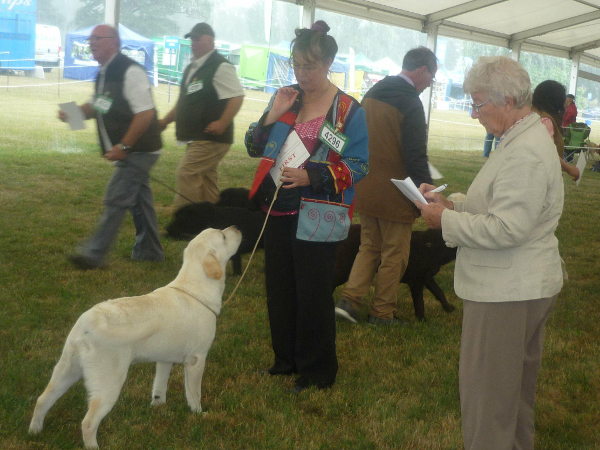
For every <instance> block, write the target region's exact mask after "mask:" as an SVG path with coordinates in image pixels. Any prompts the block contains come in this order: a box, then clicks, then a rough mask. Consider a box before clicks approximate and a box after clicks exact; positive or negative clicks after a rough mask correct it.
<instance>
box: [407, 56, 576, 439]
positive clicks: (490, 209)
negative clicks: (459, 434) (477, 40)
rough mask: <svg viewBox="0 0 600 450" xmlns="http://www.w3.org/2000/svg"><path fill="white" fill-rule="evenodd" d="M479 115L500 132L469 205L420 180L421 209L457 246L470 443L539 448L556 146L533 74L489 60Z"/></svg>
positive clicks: (482, 67)
mask: <svg viewBox="0 0 600 450" xmlns="http://www.w3.org/2000/svg"><path fill="white" fill-rule="evenodd" d="M463 88H464V90H465V92H469V93H470V94H471V97H472V98H473V103H474V104H473V111H472V117H473V118H474V119H479V122H480V123H481V124H482V125H483V126H484V127H485V129H486V131H487V132H488V133H492V134H493V135H494V136H496V137H498V138H499V143H498V147H497V148H496V151H495V152H494V155H493V156H492V157H491V158H489V159H488V160H487V161H486V163H485V164H484V166H483V167H482V169H481V170H480V172H479V173H478V174H477V176H476V177H475V179H474V180H473V183H472V184H471V186H470V188H469V190H468V191H467V195H466V199H465V200H464V202H455V203H453V202H450V201H448V200H446V199H445V198H444V197H443V196H442V195H441V194H434V193H431V192H429V191H431V190H432V189H433V188H434V186H431V185H421V187H420V190H421V191H422V192H423V194H424V196H425V198H426V199H427V200H428V201H429V203H428V204H427V205H425V204H422V203H419V204H418V206H419V209H421V213H422V214H423V217H424V218H425V221H426V223H427V225H428V226H429V227H430V228H441V229H442V233H443V237H444V240H445V241H446V245H448V246H453V247H458V253H457V257H456V265H455V273H454V289H455V291H456V294H457V295H458V296H459V297H460V298H462V299H463V327H462V338H461V349H460V364H459V385H460V401H461V415H462V426H463V438H464V444H465V449H467V450H471V449H486V450H494V449H512V448H519V449H532V448H533V441H534V417H533V409H534V397H535V386H536V380H537V376H538V371H539V368H540V363H541V358H542V347H543V339H544V326H545V323H546V321H547V319H548V317H549V316H550V313H551V311H552V308H553V306H554V303H555V301H556V298H557V296H558V293H559V291H560V290H561V287H562V284H563V272H562V268H561V260H560V256H559V253H558V241H557V239H556V237H555V235H554V231H555V230H556V227H557V226H558V221H559V219H560V216H561V214H562V209H563V195H564V194H563V180H562V175H561V168H560V163H559V159H558V158H557V157H556V146H555V144H554V142H553V140H552V139H551V138H550V135H549V134H548V131H547V130H546V127H545V126H544V125H543V124H542V122H541V120H540V116H539V115H538V114H536V113H535V112H532V109H531V83H530V80H529V75H528V74H527V72H526V71H525V69H523V67H522V66H521V65H520V64H519V63H518V62H516V61H514V60H512V59H510V58H506V57H500V56H496V57H482V58H479V60H478V61H477V62H476V63H475V64H474V65H473V67H472V68H471V70H470V71H469V72H468V74H467V76H466V77H465V80H464V84H463Z"/></svg>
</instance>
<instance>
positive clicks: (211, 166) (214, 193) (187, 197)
mask: <svg viewBox="0 0 600 450" xmlns="http://www.w3.org/2000/svg"><path fill="white" fill-rule="evenodd" d="M230 147H231V144H223V143H221V142H212V141H193V142H190V143H189V144H188V146H187V149H186V151H185V153H184V155H183V158H182V159H181V161H180V162H179V166H178V167H177V192H179V193H180V194H181V195H179V194H176V195H175V208H176V209H179V208H181V207H182V206H185V205H187V204H189V203H192V202H193V203H197V202H211V203H216V202H218V201H219V187H218V186H217V166H218V165H219V162H221V160H222V159H223V157H224V156H225V154H226V153H227V152H228V151H229V148H230Z"/></svg>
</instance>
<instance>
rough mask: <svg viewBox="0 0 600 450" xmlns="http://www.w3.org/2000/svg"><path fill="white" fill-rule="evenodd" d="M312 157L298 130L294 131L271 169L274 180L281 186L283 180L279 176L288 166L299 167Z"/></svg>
mask: <svg viewBox="0 0 600 450" xmlns="http://www.w3.org/2000/svg"><path fill="white" fill-rule="evenodd" d="M309 157H310V153H308V150H306V147H305V146H304V144H303V143H302V141H301V140H300V136H298V133H296V131H292V132H291V133H290V134H289V135H288V137H287V139H286V140H285V142H284V143H283V145H282V146H281V150H279V155H277V159H276V160H275V165H274V166H273V168H272V169H271V170H270V171H269V173H270V174H271V177H272V178H273V181H275V183H276V184H277V185H278V186H279V184H281V182H280V181H279V178H280V177H281V174H282V173H283V169H285V168H286V167H292V168H295V169H297V168H298V167H300V166H301V165H302V164H304V162H305V161H306V160H307V159H308V158H309Z"/></svg>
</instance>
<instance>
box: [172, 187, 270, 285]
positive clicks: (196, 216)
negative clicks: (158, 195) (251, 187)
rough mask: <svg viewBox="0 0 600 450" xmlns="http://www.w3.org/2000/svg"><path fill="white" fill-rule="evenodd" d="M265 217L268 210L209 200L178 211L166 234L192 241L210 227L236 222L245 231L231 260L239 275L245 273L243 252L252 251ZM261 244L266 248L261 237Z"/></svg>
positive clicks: (219, 226) (234, 223)
mask: <svg viewBox="0 0 600 450" xmlns="http://www.w3.org/2000/svg"><path fill="white" fill-rule="evenodd" d="M247 198H248V197H247V194H246V199H247ZM264 220H265V213H263V212H262V211H260V210H255V211H252V210H250V209H248V208H245V207H237V206H217V205H215V204H213V203H210V202H202V203H192V204H190V205H186V206H183V207H182V208H180V209H178V210H177V211H176V212H175V215H174V217H173V220H172V221H171V223H170V224H169V225H168V226H167V235H168V236H169V237H172V238H175V239H184V240H191V239H193V238H194V237H195V236H197V235H198V233H200V232H201V231H202V230H205V229H207V228H218V229H221V230H222V229H223V228H227V227H229V226H231V225H235V226H236V227H237V228H238V229H239V230H240V231H241V232H242V243H241V244H240V247H239V249H238V251H237V253H236V254H235V255H233V257H232V258H231V261H232V263H233V274H234V275H240V274H241V273H242V258H241V255H242V254H244V253H250V252H251V251H252V249H253V248H254V244H255V243H256V240H257V239H258V236H259V235H260V230H261V229H262V225H263V222H264ZM259 247H261V248H264V245H263V243H262V239H261V242H260V243H259Z"/></svg>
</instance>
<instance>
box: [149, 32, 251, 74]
mask: <svg viewBox="0 0 600 450" xmlns="http://www.w3.org/2000/svg"><path fill="white" fill-rule="evenodd" d="M152 40H153V41H154V42H155V43H156V47H155V49H156V50H155V52H154V55H155V58H156V60H155V64H154V65H155V67H157V69H158V82H159V83H169V82H171V83H172V84H176V85H180V84H181V77H182V75H183V71H184V70H185V68H186V67H187V66H188V64H189V63H190V61H191V58H192V48H191V45H192V43H191V41H190V40H189V39H180V40H179V50H178V51H176V52H174V51H173V50H171V51H172V52H173V53H165V40H164V38H161V37H154V38H152ZM215 48H216V50H217V51H218V52H219V53H220V54H221V55H223V56H224V57H225V58H227V60H228V61H229V62H230V63H231V64H233V65H234V66H236V67H238V66H239V64H240V50H239V46H238V47H237V48H236V47H235V46H234V45H232V44H229V43H227V42H219V41H216V42H215Z"/></svg>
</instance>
